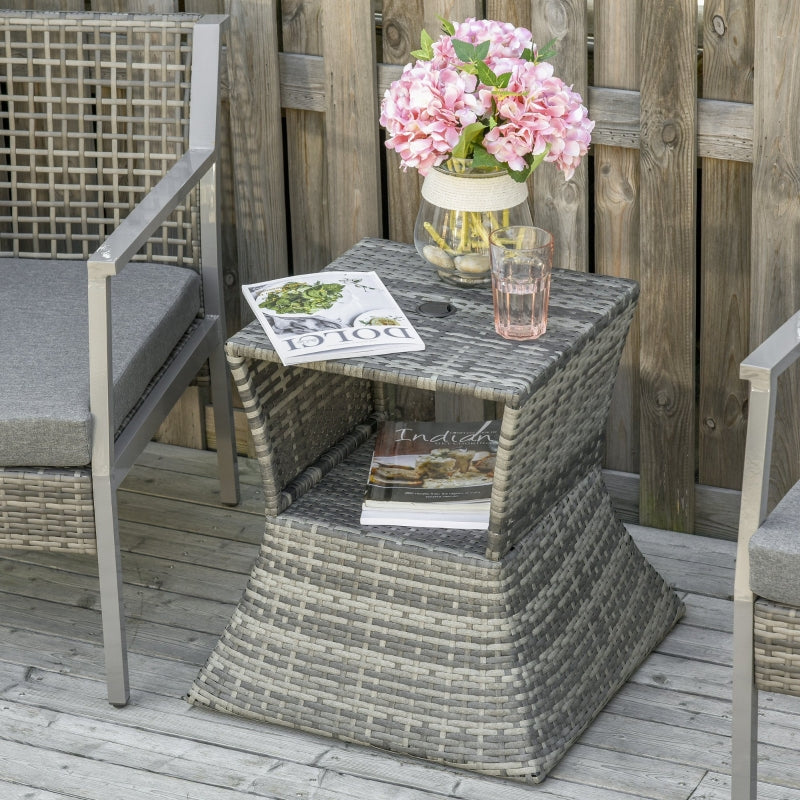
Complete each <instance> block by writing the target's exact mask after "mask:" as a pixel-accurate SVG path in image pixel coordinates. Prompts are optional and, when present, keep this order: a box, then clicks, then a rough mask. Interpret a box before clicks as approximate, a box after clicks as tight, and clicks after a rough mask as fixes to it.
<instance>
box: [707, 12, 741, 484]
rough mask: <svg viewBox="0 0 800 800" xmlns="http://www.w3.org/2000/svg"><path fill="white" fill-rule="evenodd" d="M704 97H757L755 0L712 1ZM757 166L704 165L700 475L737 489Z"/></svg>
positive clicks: (712, 162) (710, 161)
mask: <svg viewBox="0 0 800 800" xmlns="http://www.w3.org/2000/svg"><path fill="white" fill-rule="evenodd" d="M703 28H704V36H703V96H704V97H706V98H709V99H714V100H737V101H740V102H744V103H752V101H753V67H752V65H753V0H711V2H706V4H705V20H704V26H703ZM751 194H752V167H751V165H750V164H741V163H736V162H733V161H721V160H717V159H710V158H706V159H704V160H703V164H702V192H701V197H702V201H703V202H702V209H701V215H702V217H701V230H702V234H701V237H700V241H701V253H700V266H701V268H700V276H701V287H702V288H701V292H700V302H701V306H700V331H701V335H700V371H699V382H700V408H699V414H698V420H699V430H698V445H699V462H698V466H699V480H700V483H703V484H708V485H711V486H722V487H726V488H729V489H738V488H740V487H741V482H742V466H743V463H744V439H745V433H746V429H747V409H746V402H747V386H746V384H745V383H744V382H743V381H741V380H740V379H739V363H740V362H741V361H742V359H743V358H744V357H745V356H746V355H747V353H748V350H749V317H750V216H751Z"/></svg>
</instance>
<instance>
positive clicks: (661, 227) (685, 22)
mask: <svg viewBox="0 0 800 800" xmlns="http://www.w3.org/2000/svg"><path fill="white" fill-rule="evenodd" d="M640 13H641V16H640V26H641V27H640V33H641V38H640V47H641V50H640V53H641V141H640V147H641V150H640V153H641V205H640V225H641V244H640V252H641V275H640V277H641V287H642V294H641V300H640V303H639V320H640V323H641V355H640V364H641V372H640V375H641V396H642V408H641V414H642V427H641V461H640V464H641V476H642V481H641V499H640V513H641V519H642V522H643V523H644V524H647V525H652V526H654V527H662V528H669V529H670V530H681V531H691V530H693V528H694V482H695V455H694V454H695V271H696V264H695V237H696V227H695V219H696V209H695V193H696V188H695V187H696V161H695V158H696V147H695V135H694V132H695V99H696V96H697V72H696V70H697V59H696V52H697V49H696V47H697V46H696V43H695V36H694V19H695V14H696V7H695V5H694V2H693V0H679V1H676V2H673V1H672V0H670V1H669V2H668V1H667V0H652V2H649V3H645V4H643V5H642V6H641V7H640Z"/></svg>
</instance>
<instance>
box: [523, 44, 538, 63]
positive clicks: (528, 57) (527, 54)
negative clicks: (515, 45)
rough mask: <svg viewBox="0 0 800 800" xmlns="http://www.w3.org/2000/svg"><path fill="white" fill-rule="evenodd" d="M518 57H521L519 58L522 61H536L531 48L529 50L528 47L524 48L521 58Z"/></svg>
mask: <svg viewBox="0 0 800 800" xmlns="http://www.w3.org/2000/svg"><path fill="white" fill-rule="evenodd" d="M520 57H521V58H522V59H523V60H524V61H535V60H536V58H535V56H534V55H533V50H531V48H530V47H526V48H525V49H524V50H523V51H522V56H520Z"/></svg>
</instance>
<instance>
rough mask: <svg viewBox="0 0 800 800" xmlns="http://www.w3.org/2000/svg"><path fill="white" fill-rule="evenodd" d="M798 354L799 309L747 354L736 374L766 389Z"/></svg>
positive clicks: (799, 346) (799, 333) (799, 347)
mask: <svg viewBox="0 0 800 800" xmlns="http://www.w3.org/2000/svg"><path fill="white" fill-rule="evenodd" d="M798 357H800V311H798V312H797V313H795V314H793V315H792V316H791V317H789V319H788V320H786V322H784V323H783V325H781V327H780V328H778V330H776V331H775V332H774V333H773V334H772V335H771V336H769V337H768V338H767V339H766V340H765V341H764V342H763V343H762V344H760V345H759V346H758V347H757V348H756V349H755V350H753V352H752V353H750V355H749V356H747V358H745V360H744V361H742V363H741V366H740V368H739V377H740V378H742V379H743V380H747V381H750V385H751V386H756V387H758V388H759V389H761V390H762V391H769V390H770V388H771V386H772V385H774V381H775V380H776V379H777V377H778V376H779V375H780V374H781V373H782V372H784V371H785V370H786V369H787V368H788V367H790V366H791V365H792V364H793V363H794V362H795V361H796V360H797V359H798Z"/></svg>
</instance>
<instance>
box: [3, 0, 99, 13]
mask: <svg viewBox="0 0 800 800" xmlns="http://www.w3.org/2000/svg"><path fill="white" fill-rule="evenodd" d="M2 7H3V8H7V9H8V10H9V11H83V10H84V5H83V0H5V2H3V6H2ZM98 10H99V9H98Z"/></svg>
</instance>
